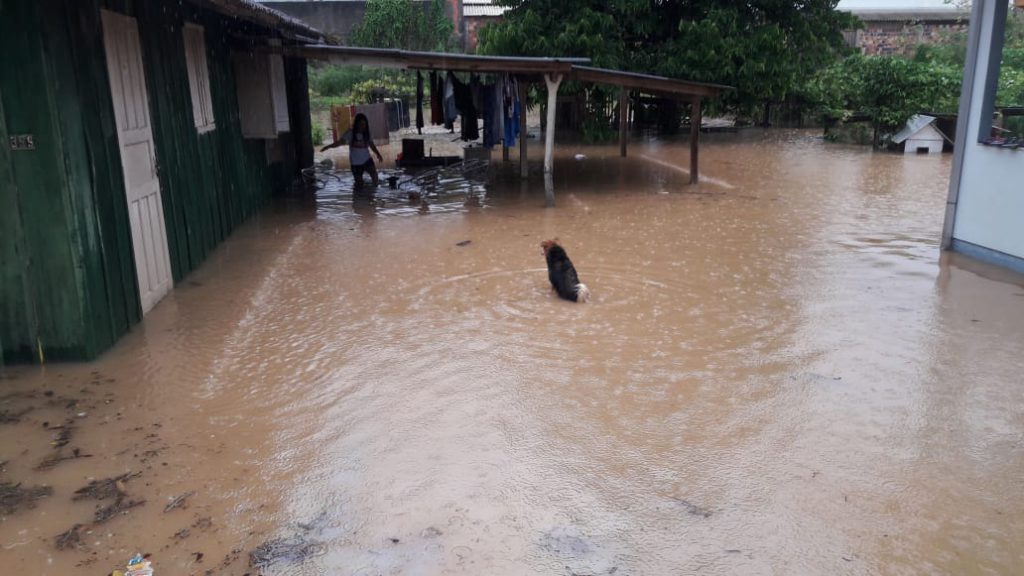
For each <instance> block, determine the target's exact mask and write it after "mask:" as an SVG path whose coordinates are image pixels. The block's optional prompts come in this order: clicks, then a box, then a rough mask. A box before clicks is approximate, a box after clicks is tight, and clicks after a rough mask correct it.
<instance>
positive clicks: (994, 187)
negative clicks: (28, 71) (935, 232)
mask: <svg viewBox="0 0 1024 576" xmlns="http://www.w3.org/2000/svg"><path fill="white" fill-rule="evenodd" d="M1008 5H1009V2H1007V1H1006V0H974V3H973V13H972V14H971V27H970V35H969V37H968V40H967V59H966V62H965V65H964V84H963V90H962V92H961V95H960V115H959V117H958V119H957V138H956V148H955V155H954V158H953V171H952V174H951V175H950V179H949V198H948V200H947V202H946V223H945V226H944V227H943V231H942V247H943V248H946V249H950V250H954V251H956V252H961V253H964V254H967V255H968V256H971V257H974V258H978V259H980V260H986V261H989V262H993V263H996V264H998V265H1001V266H1004V267H1007V268H1010V269H1013V270H1017V271H1020V272H1024V148H1020V147H1018V146H1017V145H1016V143H1015V142H1014V141H1009V142H1007V141H1005V139H1004V138H1000V137H997V136H994V135H993V133H994V130H993V127H992V117H993V111H994V108H995V99H996V98H995V97H996V90H997V89H998V80H999V68H1000V62H1001V61H1002V48H1003V37H1004V34H1005V32H1004V30H1005V26H1006V18H1007V10H1008ZM1016 9H1018V10H1019V9H1020V8H1016ZM995 132H998V131H995Z"/></svg>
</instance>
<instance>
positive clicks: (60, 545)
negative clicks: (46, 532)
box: [53, 524, 85, 550]
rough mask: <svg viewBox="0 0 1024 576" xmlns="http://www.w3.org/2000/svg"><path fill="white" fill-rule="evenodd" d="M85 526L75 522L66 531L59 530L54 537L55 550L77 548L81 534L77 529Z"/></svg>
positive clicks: (80, 540)
mask: <svg viewBox="0 0 1024 576" xmlns="http://www.w3.org/2000/svg"><path fill="white" fill-rule="evenodd" d="M84 527H85V526H83V525H81V524H75V525H74V526H72V527H71V528H69V529H68V530H67V531H66V532H61V533H60V534H58V535H57V536H56V538H54V542H53V543H54V545H55V546H56V547H57V550H70V549H71V548H78V547H79V546H81V544H82V535H81V534H80V533H79V531H80V530H81V529H82V528H84Z"/></svg>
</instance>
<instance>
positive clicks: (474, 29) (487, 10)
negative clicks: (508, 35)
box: [462, 0, 508, 52]
mask: <svg viewBox="0 0 1024 576" xmlns="http://www.w3.org/2000/svg"><path fill="white" fill-rule="evenodd" d="M506 10H508V8H506V7H504V6H498V5H497V4H496V3H495V1H494V0H462V17H463V21H464V22H465V28H464V31H463V35H462V37H463V44H464V48H465V50H466V52H476V46H477V43H478V42H479V34H480V29H481V28H483V27H484V26H486V25H487V24H491V23H493V22H501V19H502V18H503V17H504V16H505V11H506Z"/></svg>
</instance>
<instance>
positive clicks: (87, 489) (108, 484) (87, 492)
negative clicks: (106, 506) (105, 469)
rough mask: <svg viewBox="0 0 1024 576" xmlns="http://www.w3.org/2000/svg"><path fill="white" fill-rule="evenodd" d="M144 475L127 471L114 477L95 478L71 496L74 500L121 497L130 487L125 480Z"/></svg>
mask: <svg viewBox="0 0 1024 576" xmlns="http://www.w3.org/2000/svg"><path fill="white" fill-rule="evenodd" d="M141 475H142V472H136V473H134V474H132V473H131V472H126V473H124V474H121V475H120V476H114V477H113V478H104V479H103V480H93V481H92V482H89V483H88V484H86V485H85V486H83V487H81V488H79V489H78V490H75V495H74V496H73V497H72V498H71V499H72V500H87V499H91V500H106V499H107V498H121V497H124V496H125V495H126V494H127V493H128V488H127V487H126V486H125V482H127V481H129V480H131V479H133V478H138V477H139V476H141Z"/></svg>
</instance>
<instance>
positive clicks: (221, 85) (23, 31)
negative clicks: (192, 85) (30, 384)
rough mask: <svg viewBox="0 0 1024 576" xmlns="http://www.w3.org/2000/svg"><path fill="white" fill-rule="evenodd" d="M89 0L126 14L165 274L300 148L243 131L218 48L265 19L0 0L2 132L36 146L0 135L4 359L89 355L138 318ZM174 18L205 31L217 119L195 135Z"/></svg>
mask: <svg viewBox="0 0 1024 576" xmlns="http://www.w3.org/2000/svg"><path fill="white" fill-rule="evenodd" d="M101 7H104V8H109V9H113V10H116V11H118V12H121V13H124V14H128V15H130V16H134V17H135V18H136V19H137V21H138V24H139V29H140V30H139V31H140V38H141V40H142V51H143V66H144V68H145V73H146V81H147V87H148V90H149V99H150V114H151V116H152V121H153V132H154V139H155V143H156V155H157V162H158V164H159V177H160V184H161V193H162V197H163V202H164V212H165V218H166V220H167V226H166V228H167V235H168V245H169V252H170V259H171V264H172V272H173V276H174V279H175V281H176V282H177V281H180V280H181V279H182V278H184V277H185V276H186V275H187V274H188V273H189V272H190V271H192V270H194V269H195V268H196V267H198V266H199V265H200V264H201V263H202V262H203V260H204V259H205V258H206V257H207V256H208V255H209V253H210V252H211V251H212V250H213V249H214V248H215V247H216V246H217V245H218V244H219V243H220V242H221V241H223V240H224V239H225V238H226V237H227V236H228V235H229V234H230V232H231V231H232V230H233V229H234V228H235V227H237V226H238V225H239V224H240V223H242V222H244V221H245V220H246V219H247V218H248V217H250V216H251V215H253V214H254V213H255V212H256V211H257V210H259V209H260V208H261V207H262V206H263V205H264V204H265V203H266V201H267V200H268V199H269V197H270V196H271V194H272V192H273V191H274V190H281V189H282V188H283V186H284V184H285V183H286V182H288V181H290V180H291V178H292V177H294V175H295V174H296V173H297V171H298V168H299V162H300V161H305V158H300V157H299V155H298V154H290V155H287V156H286V159H285V161H284V162H279V163H277V164H275V165H272V166H268V165H267V162H266V155H265V151H264V148H265V146H266V143H265V142H264V141H263V140H246V139H243V138H242V135H241V127H240V124H239V118H238V109H237V100H236V96H235V84H234V77H233V71H232V66H231V63H230V57H229V53H230V51H231V50H246V49H247V48H248V47H247V46H246V45H245V40H239V38H246V37H249V38H265V37H266V36H267V35H268V34H271V32H270V31H268V30H263V29H258V28H254V27H252V26H251V25H249V24H246V23H244V22H240V21H238V20H235V19H227V18H223V17H221V16H220V15H217V14H214V13H211V12H207V11H204V10H201V9H199V8H197V7H195V6H193V5H190V4H183V3H181V2H179V1H178V0H159V1H157V0H148V1H144V0H39V1H37V2H17V1H13V0H0V54H2V55H3V56H2V57H3V66H2V67H0V137H2V138H3V139H2V140H0V143H3V144H6V142H7V135H8V134H21V133H32V134H34V135H35V138H36V146H37V147H36V149H35V150H33V151H10V150H8V148H7V146H6V145H3V146H0V148H2V149H3V150H2V151H0V238H2V243H0V258H2V259H0V313H2V317H0V346H2V350H3V355H2V356H3V359H4V360H5V361H7V362H12V361H17V362H23V361H40V360H42V359H43V358H45V359H46V360H47V361H50V360H65V359H73V360H78V359H89V358H93V357H95V356H96V355H98V354H99V353H100V352H102V351H103V350H105V349H107V348H108V347H109V346H111V345H112V344H113V343H114V342H115V341H116V340H117V339H118V338H119V337H120V336H121V335H122V334H123V333H124V332H126V331H127V330H128V329H129V328H130V327H131V326H132V325H133V324H135V323H137V322H138V321H139V320H140V319H141V312H140V308H139V301H138V294H137V288H136V281H135V267H134V261H133V254H132V249H131V234H130V229H129V224H128V214H127V207H126V203H125V197H124V190H123V181H122V175H121V164H120V153H119V148H118V145H117V133H116V125H115V123H114V116H113V105H112V103H111V99H110V90H109V85H108V76H107V71H106V59H105V52H104V48H103V33H102V27H101V23H100V8H101ZM186 20H189V21H192V22H196V23H198V24H201V25H203V26H204V28H205V30H206V43H207V51H208V54H207V60H208V65H209V69H210V70H209V71H210V87H211V95H212V97H213V102H214V114H215V120H216V129H215V130H213V131H211V132H207V133H205V134H198V133H197V131H196V129H195V127H194V125H193V119H192V103H191V96H190V91H189V86H188V76H187V69H186V64H185V52H184V45H183V37H182V33H181V30H182V27H183V24H184V22H185V21H186ZM300 65H302V66H301V68H302V70H303V71H302V72H301V73H300V74H301V75H302V76H301V78H299V80H301V82H302V83H303V85H304V83H305V81H306V79H305V77H304V62H301V61H296V62H290V63H289V68H290V69H293V74H294V73H295V72H294V69H296V68H298V67H299V66H300ZM289 96H290V97H292V98H294V97H295V96H294V91H293V92H290V94H289ZM300 96H301V97H302V99H303V100H306V99H307V98H308V95H307V94H305V93H303V94H301V95H300ZM301 104H302V103H299V104H298V105H296V106H292V108H293V109H297V108H301ZM304 104H305V106H306V107H307V108H306V110H307V112H306V114H307V116H308V100H307V101H306V102H305V103H304ZM306 121H308V118H307V119H306ZM293 124H295V118H293ZM297 134H302V137H301V138H295V137H293V135H290V134H289V135H282V137H281V139H280V140H281V142H280V145H281V146H283V147H284V148H285V149H290V150H297V149H302V150H305V149H306V148H308V147H309V146H310V145H309V144H308V143H307V142H306V141H308V132H307V133H304V134H303V133H297Z"/></svg>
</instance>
